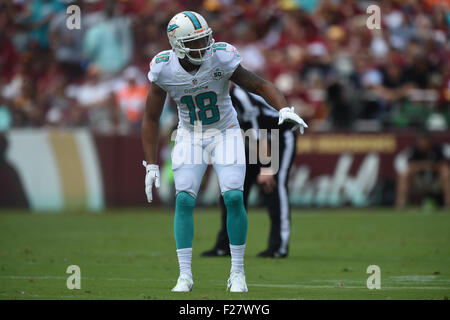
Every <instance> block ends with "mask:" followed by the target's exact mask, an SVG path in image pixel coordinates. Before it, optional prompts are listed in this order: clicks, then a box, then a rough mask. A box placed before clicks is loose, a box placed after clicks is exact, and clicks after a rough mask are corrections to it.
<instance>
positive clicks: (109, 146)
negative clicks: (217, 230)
mask: <svg viewBox="0 0 450 320" xmlns="http://www.w3.org/2000/svg"><path fill="white" fill-rule="evenodd" d="M415 137H416V135H415V133H414V132H404V133H385V134H358V133H349V134H342V133H323V134H317V133H316V134H306V135H304V136H301V137H300V138H299V139H298V140H297V156H296V158H295V160H294V165H293V167H292V169H291V172H290V180H289V188H290V192H289V194H290V195H289V200H290V202H291V204H292V205H294V206H332V207H333V206H342V205H352V206H368V205H390V204H392V203H393V201H394V197H395V177H396V174H397V171H399V170H401V154H402V153H401V152H402V151H404V150H405V149H406V147H407V146H410V145H412V144H413V143H414V140H415ZM434 137H435V139H436V141H437V142H442V143H444V142H447V143H448V141H450V133H449V132H446V133H438V134H435V135H434ZM2 141H4V142H2V144H3V146H2V148H1V154H0V157H1V159H0V160H1V162H0V181H1V186H0V207H19V208H27V207H28V208H30V209H32V210H33V211H35V212H42V211H53V212H58V211H61V210H69V211H71V210H72V211H79V210H89V211H92V212H99V211H101V210H102V209H103V208H105V207H108V208H109V207H120V206H122V207H123V206H145V205H146V197H145V192H144V175H145V170H144V168H143V167H142V159H143V152H142V146H141V140H140V137H139V136H102V135H93V134H92V133H91V132H90V131H88V130H84V129H80V130H64V131H56V130H19V129H15V130H11V131H9V132H7V133H6V134H5V136H4V137H3V138H2ZM170 150H171V149H170V146H169V144H168V143H167V142H166V141H161V142H160V151H161V152H160V171H161V187H160V188H159V189H157V190H156V191H154V200H153V204H152V205H166V206H172V205H173V202H174V201H173V199H174V187H173V177H172V172H171V170H170V163H169V162H167V160H168V159H169V158H170ZM218 195H219V187H218V183H217V178H216V175H215V174H214V173H213V170H212V168H211V167H210V168H208V170H207V172H206V174H205V178H204V181H203V183H202V186H201V190H200V192H199V197H198V201H197V203H198V204H200V205H215V204H216V203H218ZM261 198H262V197H260V196H258V188H253V190H252V191H251V193H250V199H249V204H250V205H257V204H259V201H260V199H261Z"/></svg>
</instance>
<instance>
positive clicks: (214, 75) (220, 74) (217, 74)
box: [211, 68, 225, 80]
mask: <svg viewBox="0 0 450 320" xmlns="http://www.w3.org/2000/svg"><path fill="white" fill-rule="evenodd" d="M224 74H225V71H223V70H222V69H220V68H215V69H213V71H212V72H211V76H212V78H213V79H214V80H220V79H222V78H223V76H224Z"/></svg>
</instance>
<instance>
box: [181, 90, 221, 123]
mask: <svg viewBox="0 0 450 320" xmlns="http://www.w3.org/2000/svg"><path fill="white" fill-rule="evenodd" d="M194 100H195V103H194ZM180 101H181V102H182V103H184V104H186V105H187V107H188V108H189V118H190V121H191V124H192V125H193V124H194V122H195V121H196V120H200V121H201V122H202V124H204V125H207V124H211V123H214V122H217V121H219V119H220V114H219V108H218V107H217V105H216V102H217V94H216V93H215V92H213V91H208V92H203V93H200V94H198V95H196V96H195V99H194V98H193V97H192V96H191V95H188V96H183V97H181V99H180ZM206 101H209V102H208V103H207V104H205V103H206ZM195 106H197V108H198V109H200V110H199V111H198V112H197V113H196V112H195ZM208 111H209V112H208Z"/></svg>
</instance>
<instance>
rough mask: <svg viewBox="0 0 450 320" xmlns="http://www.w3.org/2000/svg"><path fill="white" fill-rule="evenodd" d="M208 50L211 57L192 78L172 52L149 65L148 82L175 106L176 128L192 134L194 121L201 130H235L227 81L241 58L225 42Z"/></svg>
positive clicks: (158, 55)
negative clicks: (210, 52) (176, 109)
mask: <svg viewBox="0 0 450 320" xmlns="http://www.w3.org/2000/svg"><path fill="white" fill-rule="evenodd" d="M212 50H213V52H214V54H213V55H212V57H211V58H210V59H209V60H207V61H205V62H203V63H202V64H201V65H200V68H199V69H198V70H197V71H195V73H193V74H191V73H189V72H187V71H186V70H185V69H184V68H183V67H182V66H181V65H180V62H179V61H178V58H177V56H176V55H175V52H173V50H167V51H163V52H160V53H159V54H157V55H156V56H155V57H154V58H153V59H152V61H151V63H150V71H149V73H148V79H149V80H150V81H151V82H153V83H155V84H157V85H158V86H159V87H161V88H162V89H164V90H165V91H166V92H167V93H168V94H169V95H170V97H171V98H172V99H173V100H174V101H175V102H176V104H177V106H178V127H179V128H184V129H187V130H193V129H194V124H198V121H200V122H201V125H202V130H207V129H210V128H215V129H218V130H220V131H223V130H225V129H227V128H230V127H232V126H235V127H239V122H238V119H237V114H236V111H235V110H234V107H233V105H232V103H231V98H230V95H229V80H230V77H231V75H232V74H233V72H234V70H236V68H237V67H238V66H239V64H240V63H241V61H242V58H241V56H240V54H239V53H238V51H237V50H236V48H235V47H233V46H232V45H230V44H228V43H225V42H219V43H216V44H214V46H213V48H212Z"/></svg>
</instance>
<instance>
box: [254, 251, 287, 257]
mask: <svg viewBox="0 0 450 320" xmlns="http://www.w3.org/2000/svg"><path fill="white" fill-rule="evenodd" d="M258 257H260V258H286V257H287V253H279V252H278V251H273V250H269V249H267V250H265V251H262V252H260V253H258Z"/></svg>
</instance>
